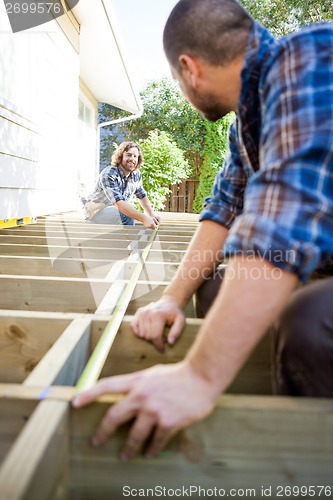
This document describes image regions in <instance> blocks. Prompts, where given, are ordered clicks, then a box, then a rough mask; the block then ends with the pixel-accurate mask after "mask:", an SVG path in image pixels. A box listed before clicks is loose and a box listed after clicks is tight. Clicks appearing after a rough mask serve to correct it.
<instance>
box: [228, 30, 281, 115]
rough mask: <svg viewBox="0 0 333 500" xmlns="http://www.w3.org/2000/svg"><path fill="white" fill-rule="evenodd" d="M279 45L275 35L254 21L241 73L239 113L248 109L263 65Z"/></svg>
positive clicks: (256, 88) (256, 89)
mask: <svg viewBox="0 0 333 500" xmlns="http://www.w3.org/2000/svg"><path fill="white" fill-rule="evenodd" d="M276 45H277V40H276V39H275V38H274V36H273V35H272V34H271V33H270V32H269V31H268V30H267V29H266V28H265V27H264V26H262V25H261V24H260V23H258V22H257V21H254V23H253V27H252V30H251V33H250V36H249V40H248V44H247V49H246V53H245V58H244V65H243V69H242V73H241V84H242V87H241V96H240V100H239V103H238V112H239V114H242V113H245V111H248V107H249V98H250V97H251V94H252V97H253V93H254V92H257V91H258V85H259V78H260V76H261V71H262V67H263V65H264V64H265V62H266V60H267V58H268V57H269V56H271V54H272V50H273V48H274V47H275V46H276Z"/></svg>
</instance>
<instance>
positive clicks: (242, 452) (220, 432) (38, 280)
mask: <svg viewBox="0 0 333 500" xmlns="http://www.w3.org/2000/svg"><path fill="white" fill-rule="evenodd" d="M177 217H178V218H179V219H180V220H181V217H180V215H179V214H177ZM65 224H66V226H67V227H68V226H69V227H71V230H73V232H77V233H81V234H80V238H81V236H82V241H85V238H84V234H82V233H85V232H86V234H87V236H89V237H88V238H87V239H88V240H89V239H90V236H91V233H93V234H103V230H101V228H99V227H96V226H89V227H88V228H87V226H86V225H84V224H82V223H80V222H77V221H75V220H69V221H68V220H66V221H65ZM172 224H173V225H172ZM190 225H191V228H190V230H189V232H192V233H193V231H194V230H195V227H196V223H192V222H191V224H190ZM46 226H47V230H49V226H52V232H53V233H54V232H57V229H59V230H61V231H63V226H64V221H60V222H59V221H57V220H53V219H52V218H51V219H50V221H48V220H45V221H43V222H41V223H39V224H37V225H33V226H24V227H20V228H18V231H17V232H16V231H15V234H17V235H18V234H19V233H20V234H22V233H25V234H27V233H28V232H29V231H31V232H32V231H34V232H35V233H42V232H43V230H44V229H45V227H46ZM162 227H164V229H163V231H164V234H165V236H167V237H168V239H166V240H165V241H164V242H165V243H167V244H169V243H171V244H173V241H172V239H171V237H172V235H175V236H176V235H177V233H178V231H179V233H180V234H179V240H178V242H177V244H178V243H181V237H182V234H183V232H184V229H185V228H186V227H187V229H189V227H188V226H187V225H186V224H183V223H179V220H178V222H177V221H172V223H171V222H170V227H167V225H165V226H162ZM171 227H172V229H171ZM102 229H103V228H102ZM138 229H139V228H137V227H135V228H133V229H132V228H131V229H130V230H128V231H127V233H128V239H127V240H126V238H124V241H131V242H132V243H133V242H134V243H135V242H138V241H139V238H140V236H142V233H141V234H139V232H140V231H139V230H138ZM9 231H11V230H9V229H8V230H5V231H4V233H2V232H1V233H0V243H1V235H2V234H4V235H5V232H9ZM160 231H162V229H161V230H160ZM88 233H89V234H88ZM109 234H111V232H110V233H109ZM159 234H161V235H162V233H159ZM115 235H117V237H118V234H117V231H115ZM134 235H135V237H133V238H131V237H132V236H134ZM30 236H31V237H33V238H35V237H37V238H40V237H43V236H41V234H34V235H33V234H31V235H30ZM19 237H21V236H19ZM55 237H56V236H55ZM126 237H127V236H126ZM101 239H103V240H110V242H112V238H101ZM143 240H144V238H143ZM17 241H18V240H17ZM119 241H121V239H119ZM161 241H162V240H161ZM175 241H177V240H175ZM184 243H185V244H186V241H184ZM5 244H6V245H7V244H9V243H5ZM105 244H106V245H107V247H105V248H107V250H108V252H109V253H108V257H106V258H105V259H101V260H100V257H98V258H97V259H96V256H95V260H96V261H97V262H98V263H102V265H101V266H98V265H97V266H96V268H97V267H98V268H100V269H99V271H101V269H102V268H103V272H102V273H101V272H100V273H99V277H96V275H95V276H94V277H91V276H87V273H86V274H85V275H84V274H83V273H82V272H81V274H79V276H77V275H75V273H71V272H70V271H69V268H67V271H66V270H63V271H62V270H61V269H59V268H58V269H56V267H55V266H53V264H54V262H56V260H57V257H55V258H54V254H53V255H52V256H50V255H48V256H46V255H45V256H40V251H39V248H38V247H35V251H33V250H32V247H33V246H34V243H32V244H31V247H30V250H31V252H30V253H29V252H28V255H25V254H24V253H23V254H22V255H21V256H13V255H12V254H11V253H9V254H2V255H1V256H0V272H1V273H2V276H1V275H0V286H1V287H2V290H3V292H4V291H6V293H8V291H9V290H11V291H10V294H11V302H10V301H8V302H10V304H9V307H7V308H6V309H4V306H5V305H6V304H7V302H6V301H3V304H2V306H3V307H2V308H3V310H2V311H0V414H1V426H0V492H1V495H0V497H1V500H19V499H20V500H22V499H31V500H37V499H38V500H44V499H45V500H59V499H67V500H76V499H77V500H91V499H94V500H95V499H96V500H98V499H109V498H115V499H118V498H123V496H124V495H123V494H124V490H123V488H124V487H125V486H127V487H128V488H134V489H136V490H139V488H144V489H147V488H150V489H153V488H154V487H155V486H156V487H158V486H160V487H165V488H166V489H171V490H173V491H174V490H175V489H176V488H185V490H186V488H187V491H189V489H190V488H192V489H191V497H192V498H201V497H202V495H203V493H202V492H201V494H199V488H202V489H206V490H207V491H210V490H212V489H213V488H214V487H215V488H217V489H219V488H220V489H223V490H225V492H229V491H230V490H231V489H234V490H235V489H239V496H235V495H233V496H234V498H244V496H245V493H244V492H245V490H248V493H249V495H248V496H252V497H254V496H255V497H256V498H263V496H262V488H266V492H268V491H269V490H268V489H269V488H271V490H270V492H271V494H270V495H269V496H272V497H273V498H274V497H275V495H276V493H277V488H278V487H279V486H280V487H281V488H282V490H281V491H284V493H285V494H283V495H281V496H279V498H290V495H289V494H288V490H283V488H285V487H293V486H299V487H300V486H305V487H310V486H320V485H326V486H331V487H332V463H333V439H332V430H333V401H331V400H324V399H316V400H311V399H303V398H297V399H296V398H277V397H273V396H272V395H271V394H270V356H271V354H270V342H269V336H267V337H266V338H265V339H264V340H263V342H262V343H261V344H260V345H259V346H258V347H257V349H256V350H255V351H254V352H253V355H252V356H251V358H250V359H249V361H248V362H247V363H246V365H245V366H244V367H243V369H242V370H241V371H240V373H239V375H238V377H237V378H236V379H235V381H234V383H233V384H232V385H231V387H230V388H229V390H228V393H227V394H225V395H223V396H221V398H220V400H219V402H218V405H217V408H216V410H215V411H214V412H213V414H212V415H211V416H210V417H209V418H208V419H206V420H204V421H203V422H201V423H200V424H198V425H196V426H193V427H191V428H190V429H187V430H186V431H183V432H181V433H180V434H179V435H178V436H177V437H176V438H175V439H174V440H173V441H172V443H170V445H169V446H168V447H167V449H166V450H165V451H164V452H162V454H161V456H160V457H158V458H157V459H154V460H149V459H147V458H143V457H139V458H138V459H136V460H134V461H133V462H131V463H126V464H124V463H123V462H122V461H121V460H119V458H118V455H119V451H120V449H121V446H122V443H123V442H124V437H125V433H126V428H124V429H122V430H121V431H119V432H118V433H117V434H116V435H115V436H114V437H113V438H112V439H111V440H110V441H109V442H108V443H107V445H106V446H104V447H103V448H101V449H94V448H93V447H92V446H91V445H90V441H89V440H90V436H91V435H92V433H93V429H94V427H95V425H96V423H97V422H98V421H99V419H100V418H101V416H102V414H103V413H104V412H105V411H106V409H107V407H108V406H109V405H110V404H112V403H114V402H115V401H116V400H117V399H119V398H114V397H111V396H110V397H109V398H104V399H103V400H101V401H98V402H97V403H95V404H94V405H91V406H90V407H89V408H86V409H83V410H74V409H72V408H71V405H70V401H71V399H72V397H73V395H74V393H75V384H76V381H77V380H78V378H79V376H80V373H81V372H82V370H83V368H84V366H85V365H86V363H87V360H88V358H89V356H90V354H91V353H92V352H93V350H94V348H95V346H96V344H97V343H98V340H99V338H100V336H101V335H102V333H103V331H104V329H105V327H106V325H107V323H108V320H109V313H108V314H105V313H104V312H103V308H101V309H100V310H99V309H98V305H97V307H96V304H95V309H94V308H90V307H86V306H82V305H81V307H76V306H75V307H74V306H73V304H75V303H76V304H78V301H76V298H75V297H77V296H80V299H81V302H82V303H83V304H85V300H86V299H85V296H87V293H86V292H85V291H84V289H85V287H89V286H90V288H91V287H92V288H93V289H94V288H95V287H97V288H96V290H98V293H99V294H100V297H101V303H102V302H103V299H104V298H105V297H106V296H107V294H108V291H110V289H111V288H110V287H117V286H119V287H123V285H124V284H126V283H127V282H128V281H129V279H130V276H131V270H132V268H133V261H132V262H131V260H128V259H129V258H130V256H131V255H132V258H133V256H134V254H135V251H138V252H140V251H141V248H140V246H141V244H137V245H136V246H135V245H134V248H132V250H131V251H130V252H129V254H128V255H127V256H126V257H125V256H123V257H121V258H122V259H123V261H121V262H120V263H119V255H118V254H117V253H116V252H118V251H119V248H115V247H114V246H112V245H111V246H110V247H109V246H108V244H109V242H108V241H105ZM143 244H144V241H142V245H143ZM13 248H14V250H15V249H16V247H15V246H14V247H13ZM24 249H26V247H24ZM84 249H85V247H84ZM100 250H102V251H104V250H105V249H104V248H103V246H101V247H100ZM120 250H121V249H120ZM172 251H173V252H177V253H176V255H177V258H179V259H180V258H181V255H183V251H184V250H183V249H181V250H180V249H178V248H177V249H176V250H172ZM95 252H99V250H98V249H96V248H95ZM133 252H134V253H133ZM154 252H155V253H154ZM170 253H172V252H170ZM170 253H169V254H168V251H167V250H165V249H161V247H159V249H154V250H152V251H151V253H150V254H149V257H150V259H148V261H147V262H146V269H145V271H144V272H145V273H146V276H144V272H143V273H141V275H140V277H139V280H138V281H137V285H136V287H135V291H134V296H133V300H132V306H131V307H130V308H128V310H127V314H133V313H134V311H135V309H136V308H137V307H138V306H140V305H142V304H144V303H146V302H145V301H150V300H154V299H156V298H158V297H159V295H160V293H161V292H162V290H163V287H164V286H166V284H167V282H168V281H169V280H170V279H171V277H172V276H173V273H174V272H175V270H176V268H177V266H178V262H179V261H178V260H175V259H174V255H170ZM112 254H113V255H112ZM115 255H118V256H117V257H115ZM164 257H166V258H167V259H170V260H166V259H165V258H164ZM58 258H63V259H64V260H66V257H58ZM16 259H17V260H16ZM92 260H94V258H92ZM134 260H135V259H134ZM24 261H25V262H26V264H27V263H28V264H30V262H31V263H33V265H31V269H34V271H33V272H32V273H31V274H29V272H25V273H24V275H23V273H22V274H21V271H20V269H21V270H22V271H23V270H24V266H23V263H24ZM1 262H2V263H3V267H1ZM15 262H20V265H17V266H15ZM41 262H43V263H44V264H41ZM45 262H46V263H47V264H45ZM61 262H62V261H61ZM82 262H85V260H84V259H82V258H81V259H78V258H77V257H75V256H72V257H68V258H67V260H66V263H67V264H68V265H69V264H71V263H72V264H73V265H74V267H75V266H76V267H79V266H80V265H81V264H82ZM117 262H118V263H117ZM11 266H12V267H11ZM39 266H40V267H39ZM42 266H44V267H43V269H44V273H45V274H44V273H43V272H41V271H40V269H42ZM29 268H30V266H29V265H28V269H29ZM161 268H162V272H164V274H165V277H164V278H163V280H160V279H159V278H158V276H159V275H160V272H161ZM48 269H49V270H52V269H53V272H50V273H48ZM5 270H6V272H4V271H5ZM26 271H27V270H26ZM152 278H154V279H152ZM155 278H157V279H155ZM1 283H2V284H1ZM15 285H16V289H15ZM24 286H25V287H26V288H25V290H26V289H27V287H30V291H32V297H35V294H37V295H38V297H39V299H38V300H39V302H38V301H37V300H36V297H35V300H33V301H32V302H31V304H30V307H29V309H30V310H25V307H24V304H21V306H19V305H20V301H19V300H18V299H17V297H21V296H22V287H24ZM47 290H49V292H47ZM51 291H52V294H51ZM48 293H49V294H51V295H54V297H58V300H62V301H63V303H64V304H65V303H67V302H68V303H69V305H67V306H66V307H65V308H62V307H59V308H56V310H52V309H50V305H51V303H50V299H49V297H48ZM90 293H91V292H90ZM96 293H97V292H96V291H95V294H96ZM42 304H44V306H43V305H42ZM18 306H19V307H18ZM43 307H45V309H43ZM111 309H112V305H111V302H110V310H111ZM66 311H67V312H66ZM187 318H188V319H187V324H186V328H185V331H184V333H183V335H182V336H181V338H180V340H179V341H178V342H177V343H176V345H175V346H173V347H170V346H168V347H167V348H166V351H165V353H164V354H161V353H159V352H158V351H156V349H155V348H154V347H153V346H152V345H150V344H148V343H146V342H143V341H141V340H139V339H137V338H136V337H134V336H133V334H132V332H131V330H130V319H131V318H130V316H125V317H124V319H123V321H122V323H121V326H120V328H119V331H118V334H117V336H116V338H115V341H114V343H113V346H112V348H111V350H110V352H109V355H108V357H107V360H106V363H105V365H104V368H103V371H102V373H101V376H110V375H115V374H119V373H127V372H131V371H136V370H138V369H143V368H146V367H148V366H152V365H153V364H156V363H170V362H177V361H179V360H181V359H182V358H183V356H184V355H185V352H186V351H187V349H188V348H189V346H190V345H191V343H192V341H193V338H194V337H195V335H196V333H197V331H198V329H199V328H200V325H201V323H202V321H201V320H198V319H195V318H194V309H193V305H192V304H190V307H189V308H188V309H187ZM50 464H52V465H51V466H50ZM195 488H197V491H195ZM250 490H252V495H250V494H251V491H250ZM126 491H129V490H126ZM221 491H222V490H221ZM254 491H255V495H254V494H253V492H254ZM331 491H332V490H331ZM274 493H275V494H274ZM151 496H152V494H151ZM184 496H186V494H185V495H184ZM266 496H268V495H266ZM310 496H312V497H313V498H316V497H315V496H313V495H308V496H304V497H305V498H310ZM321 496H323V494H322V495H321ZM323 497H324V496H323Z"/></svg>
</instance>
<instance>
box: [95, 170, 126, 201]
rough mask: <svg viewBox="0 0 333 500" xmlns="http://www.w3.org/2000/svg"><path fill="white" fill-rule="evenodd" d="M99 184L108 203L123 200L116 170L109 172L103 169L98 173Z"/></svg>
mask: <svg viewBox="0 0 333 500" xmlns="http://www.w3.org/2000/svg"><path fill="white" fill-rule="evenodd" d="M99 185H100V186H101V188H102V190H103V192H104V195H105V197H106V198H107V200H108V202H109V203H110V205H114V204H115V203H117V202H118V201H120V200H125V197H124V195H123V192H122V188H121V184H120V181H119V176H118V175H117V174H116V172H112V171H111V172H110V171H108V170H107V169H105V170H103V171H102V172H101V174H100V178H99Z"/></svg>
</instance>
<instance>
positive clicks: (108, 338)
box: [77, 230, 157, 390]
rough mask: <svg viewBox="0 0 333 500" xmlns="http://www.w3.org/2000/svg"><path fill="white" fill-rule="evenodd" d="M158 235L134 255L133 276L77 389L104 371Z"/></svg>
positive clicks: (154, 233) (89, 383)
mask: <svg viewBox="0 0 333 500" xmlns="http://www.w3.org/2000/svg"><path fill="white" fill-rule="evenodd" d="M156 234H157V230H155V231H152V232H151V234H150V236H149V240H148V242H147V243H146V247H145V249H144V251H143V252H142V253H139V252H138V253H137V254H133V255H132V257H133V258H132V260H133V262H136V265H135V267H134V270H133V273H132V276H131V278H130V280H129V282H128V283H127V285H126V287H125V288H124V290H123V292H122V293H121V295H120V296H119V300H118V302H117V304H116V306H115V308H114V310H113V311H112V315H111V317H110V320H109V322H108V324H107V325H106V327H105V330H104V332H103V334H102V336H101V338H100V340H99V342H98V343H97V345H96V347H95V348H94V350H93V352H92V355H91V357H90V358H89V360H88V363H87V365H86V367H85V369H84V370H83V372H82V375H81V377H80V379H79V381H78V383H77V388H78V389H80V390H83V389H87V388H89V387H91V386H92V385H93V384H94V383H95V382H96V380H97V379H98V377H99V375H100V373H101V371H102V369H103V366H104V363H105V360H106V358H107V356H108V354H109V351H110V349H111V347H112V344H113V342H114V339H115V338H116V335H117V333H118V329H119V326H120V325H121V322H122V320H123V317H124V314H125V312H126V308H127V306H128V304H129V302H130V300H131V297H132V296H133V293H134V292H135V289H136V286H137V280H138V277H139V275H140V272H141V270H142V267H143V265H144V263H145V260H146V258H147V256H148V254H149V251H150V249H151V246H152V244H153V241H154V239H155V237H156ZM139 241H140V240H139Z"/></svg>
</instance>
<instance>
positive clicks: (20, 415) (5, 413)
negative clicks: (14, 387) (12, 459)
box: [0, 385, 38, 498]
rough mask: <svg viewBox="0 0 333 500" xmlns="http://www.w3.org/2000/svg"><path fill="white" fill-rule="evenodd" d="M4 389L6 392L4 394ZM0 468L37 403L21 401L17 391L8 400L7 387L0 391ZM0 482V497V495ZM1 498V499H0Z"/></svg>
mask: <svg viewBox="0 0 333 500" xmlns="http://www.w3.org/2000/svg"><path fill="white" fill-rule="evenodd" d="M21 387H22V386H21ZM5 388H6V392H5ZM0 392H1V394H0V414H1V425H0V466H1V464H2V463H3V461H4V459H5V457H6V455H7V453H8V451H9V450H10V448H11V447H12V445H13V444H14V442H15V440H16V438H17V437H18V435H19V434H20V432H21V431H22V429H23V427H24V425H25V423H26V422H27V420H28V419H29V417H30V415H31V414H32V412H33V411H34V409H35V408H36V406H37V404H38V401H37V400H35V399H33V398H30V399H29V400H26V399H21V398H20V396H19V393H18V392H17V391H15V392H14V394H15V397H14V398H8V396H7V394H8V392H7V385H6V386H4V389H3V390H2V391H0ZM1 486H2V485H1V482H0V495H1V491H2V488H1ZM1 498H2V497H1Z"/></svg>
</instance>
